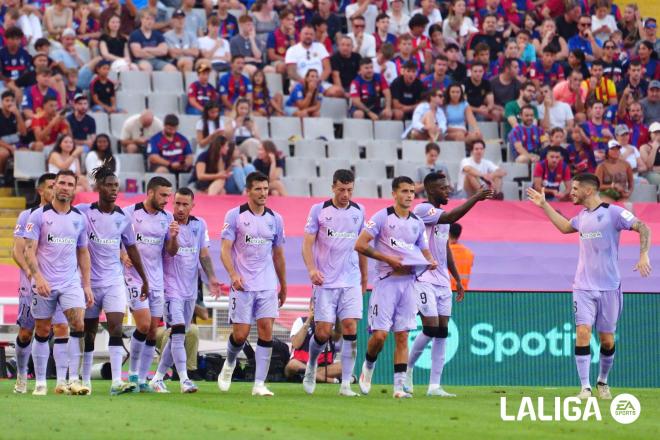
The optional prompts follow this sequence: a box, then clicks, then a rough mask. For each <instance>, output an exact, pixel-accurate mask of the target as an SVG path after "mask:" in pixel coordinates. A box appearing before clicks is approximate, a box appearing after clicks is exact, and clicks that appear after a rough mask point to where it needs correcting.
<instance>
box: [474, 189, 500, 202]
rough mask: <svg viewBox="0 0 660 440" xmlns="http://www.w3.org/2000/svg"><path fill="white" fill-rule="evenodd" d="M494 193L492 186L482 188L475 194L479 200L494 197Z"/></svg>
mask: <svg viewBox="0 0 660 440" xmlns="http://www.w3.org/2000/svg"><path fill="white" fill-rule="evenodd" d="M493 195H495V191H493V190H492V189H491V188H481V189H480V190H479V191H477V192H476V194H475V195H474V196H475V197H476V199H477V200H478V201H482V200H486V199H492V198H493Z"/></svg>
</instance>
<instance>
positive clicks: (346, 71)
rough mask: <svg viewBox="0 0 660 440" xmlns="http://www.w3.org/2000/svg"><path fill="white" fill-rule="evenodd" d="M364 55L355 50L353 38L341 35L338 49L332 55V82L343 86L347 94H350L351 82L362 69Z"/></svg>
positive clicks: (336, 85) (337, 85)
mask: <svg viewBox="0 0 660 440" xmlns="http://www.w3.org/2000/svg"><path fill="white" fill-rule="evenodd" d="M361 60H362V57H361V56H360V55H359V54H357V53H355V52H353V40H352V39H351V37H349V36H347V35H344V36H341V37H339V41H338V42H337V51H336V52H335V53H334V54H332V56H331V57H330V66H331V67H332V83H333V84H334V85H335V87H341V88H342V89H343V90H344V92H345V93H346V95H349V94H350V88H351V83H352V82H353V80H354V79H355V77H356V76H357V75H358V73H359V71H360V61H361Z"/></svg>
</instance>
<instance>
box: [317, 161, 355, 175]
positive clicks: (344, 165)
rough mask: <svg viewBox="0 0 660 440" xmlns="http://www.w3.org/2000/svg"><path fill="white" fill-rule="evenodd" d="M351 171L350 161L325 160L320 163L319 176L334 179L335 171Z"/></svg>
mask: <svg viewBox="0 0 660 440" xmlns="http://www.w3.org/2000/svg"><path fill="white" fill-rule="evenodd" d="M339 169H343V170H350V169H351V161H350V160H348V159H323V160H321V161H319V175H320V176H321V177H332V175H333V174H334V173H335V171H337V170H339Z"/></svg>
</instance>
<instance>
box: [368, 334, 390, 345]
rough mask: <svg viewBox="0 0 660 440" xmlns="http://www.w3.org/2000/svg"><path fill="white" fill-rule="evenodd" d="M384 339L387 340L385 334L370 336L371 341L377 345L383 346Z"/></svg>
mask: <svg viewBox="0 0 660 440" xmlns="http://www.w3.org/2000/svg"><path fill="white" fill-rule="evenodd" d="M386 338H387V333H385V332H374V333H373V334H372V335H371V339H372V340H373V341H374V342H376V343H378V344H384V343H385V339H386Z"/></svg>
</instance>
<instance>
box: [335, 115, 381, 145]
mask: <svg viewBox="0 0 660 440" xmlns="http://www.w3.org/2000/svg"><path fill="white" fill-rule="evenodd" d="M342 125H343V139H353V140H356V141H358V142H359V143H360V144H361V145H364V143H365V142H366V141H369V140H371V139H373V138H374V123H373V121H372V120H371V119H351V118H346V119H343V120H342Z"/></svg>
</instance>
